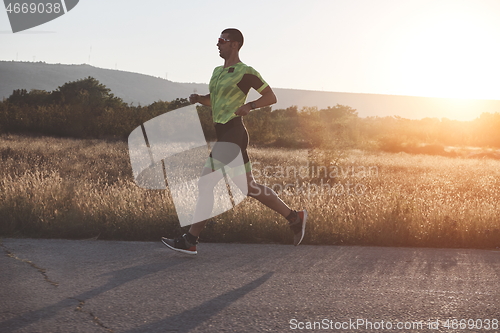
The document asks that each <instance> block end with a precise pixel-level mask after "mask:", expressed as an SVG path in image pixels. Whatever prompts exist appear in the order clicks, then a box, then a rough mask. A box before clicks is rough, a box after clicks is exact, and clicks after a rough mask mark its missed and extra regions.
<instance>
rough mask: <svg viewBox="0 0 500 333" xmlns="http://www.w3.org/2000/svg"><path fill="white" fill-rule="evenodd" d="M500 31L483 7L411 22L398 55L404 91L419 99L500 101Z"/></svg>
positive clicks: (437, 11) (439, 13)
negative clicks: (497, 36) (499, 95)
mask: <svg viewBox="0 0 500 333" xmlns="http://www.w3.org/2000/svg"><path fill="white" fill-rule="evenodd" d="M487 15H489V14H487ZM499 22H500V21H499ZM495 30H496V31H495ZM499 30H500V24H499V23H495V24H494V25H493V26H492V23H491V21H488V20H485V19H484V17H483V16H482V15H481V11H480V10H479V9H478V8H474V10H468V8H464V7H462V8H457V7H454V8H448V7H444V6H442V7H440V8H434V10H433V11H431V12H430V13H429V14H427V13H426V14H423V15H422V16H420V17H419V19H418V20H415V21H413V22H409V23H408V30H406V31H405V32H401V34H402V35H401V37H402V38H403V41H402V43H401V45H399V46H398V52H396V53H397V55H398V57H397V59H396V61H398V62H399V63H398V64H396V66H395V67H396V68H397V71H398V73H397V74H396V75H397V76H398V79H399V81H400V82H401V89H402V90H404V91H406V94H408V92H411V93H410V94H412V95H420V96H430V97H448V98H477V99H498V98H497V96H498V92H499V91H500V85H499V80H498V77H499V75H500V65H499V62H498V59H500V44H499V43H498V41H497V40H495V38H494V35H496V34H498V31H499Z"/></svg>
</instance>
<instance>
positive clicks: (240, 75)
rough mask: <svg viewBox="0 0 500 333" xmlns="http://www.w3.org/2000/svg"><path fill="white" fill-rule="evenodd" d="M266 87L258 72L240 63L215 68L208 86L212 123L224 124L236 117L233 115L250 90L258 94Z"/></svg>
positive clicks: (243, 102)
mask: <svg viewBox="0 0 500 333" xmlns="http://www.w3.org/2000/svg"><path fill="white" fill-rule="evenodd" d="M267 86H268V84H267V83H266V81H264V79H262V77H261V76H260V74H259V72H257V71H256V70H255V69H253V68H252V67H250V66H247V65H245V64H244V63H242V62H239V63H237V64H235V65H233V66H230V67H227V68H224V66H219V67H216V68H215V69H214V72H213V74H212V78H211V79H210V84H209V86H208V88H209V90H210V103H211V104H212V116H213V120H214V122H215V123H221V124H225V123H227V122H228V121H229V120H231V119H233V118H235V117H237V115H235V114H234V113H235V112H236V110H238V108H239V107H240V106H242V105H243V104H245V101H246V98H247V95H248V92H249V91H250V88H254V89H255V90H257V91H258V92H259V93H260V92H262V90H264V89H265V88H266V87H267Z"/></svg>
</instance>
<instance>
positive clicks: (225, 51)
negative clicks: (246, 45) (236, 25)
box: [217, 28, 243, 59]
mask: <svg viewBox="0 0 500 333" xmlns="http://www.w3.org/2000/svg"><path fill="white" fill-rule="evenodd" d="M242 45H243V34H242V33H241V32H240V31H239V30H238V29H232V28H231V29H225V30H224V31H222V33H221V35H220V38H219V41H218V42H217V47H218V48H219V55H220V56H221V57H222V58H223V59H228V58H229V57H231V55H234V54H238V52H239V50H240V48H241V46H242Z"/></svg>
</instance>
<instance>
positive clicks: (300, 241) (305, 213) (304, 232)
mask: <svg viewBox="0 0 500 333" xmlns="http://www.w3.org/2000/svg"><path fill="white" fill-rule="evenodd" d="M306 223H307V210H305V209H304V223H302V237H300V240H299V242H298V243H297V244H296V245H295V246H297V245H300V243H302V240H303V239H304V236H305V234H306Z"/></svg>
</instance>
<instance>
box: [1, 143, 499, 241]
mask: <svg viewBox="0 0 500 333" xmlns="http://www.w3.org/2000/svg"><path fill="white" fill-rule="evenodd" d="M249 153H250V156H251V158H252V160H253V162H254V175H255V177H256V180H257V181H259V182H261V183H263V184H266V185H268V186H269V187H271V188H273V189H274V191H276V192H277V193H278V194H279V195H280V197H281V198H282V199H283V200H284V201H285V202H286V203H287V204H288V205H289V206H290V207H292V208H294V209H301V208H307V209H308V211H309V214H310V220H309V223H308V229H307V233H306V237H305V239H304V243H306V244H363V245H382V246H430V247H475V248H492V247H498V246H500V230H499V228H500V226H499V220H498V216H500V208H499V207H498V204H497V203H498V200H499V198H500V188H499V185H500V184H499V183H500V161H497V160H492V159H482V160H478V159H466V158H461V157H455V158H450V157H443V156H424V155H408V154H405V153H399V154H393V153H385V152H368V151H359V150H349V151H344V152H343V153H342V154H340V153H337V152H333V153H331V152H330V153H329V154H327V153H324V152H323V153H319V155H318V153H317V152H316V153H315V154H312V153H311V151H308V150H305V149H288V150H287V149H275V148H265V149H262V148H251V149H250V151H249ZM318 156H320V157H318ZM325 170H326V171H327V172H325ZM181 231H182V230H181V228H180V227H179V223H178V220H177V217H176V212H175V208H174V205H173V202H172V199H171V197H170V194H169V192H168V190H167V191H161V190H145V189H142V188H139V187H138V186H136V185H135V183H134V181H133V179H132V173H131V167H130V163H129V160H128V153H127V145H126V143H123V142H111V141H102V140H74V139H61V138H50V137H39V138H37V137H23V136H9V135H4V136H1V137H0V236H3V237H6V236H8V237H56V238H78V239H85V238H92V237H94V238H96V237H97V238H99V239H124V240H158V239H159V237H160V236H174V235H177V234H178V233H179V232H181ZM201 238H202V240H203V241H217V242H275V243H286V244H289V243H291V234H290V231H289V230H288V229H287V226H286V221H285V219H284V218H282V217H281V216H280V215H278V214H277V213H275V212H274V211H272V210H270V209H268V208H266V207H265V206H263V205H261V204H260V203H259V202H257V201H256V200H253V199H250V198H248V199H245V201H244V202H243V203H242V204H240V205H238V206H237V207H236V208H235V209H233V210H231V211H229V212H226V213H224V214H221V215H219V216H217V217H215V218H213V221H212V223H209V225H208V226H207V228H206V230H205V231H204V232H203V233H202V237H201Z"/></svg>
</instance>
